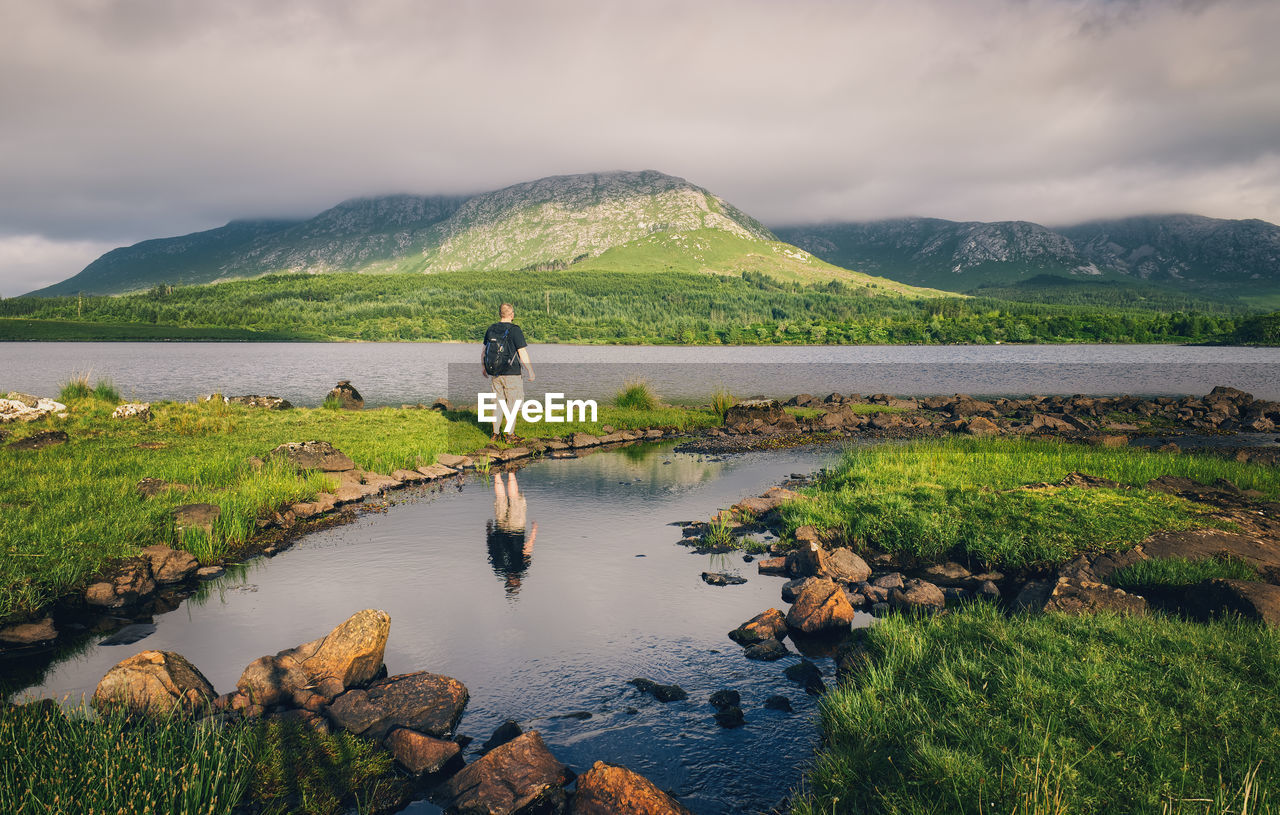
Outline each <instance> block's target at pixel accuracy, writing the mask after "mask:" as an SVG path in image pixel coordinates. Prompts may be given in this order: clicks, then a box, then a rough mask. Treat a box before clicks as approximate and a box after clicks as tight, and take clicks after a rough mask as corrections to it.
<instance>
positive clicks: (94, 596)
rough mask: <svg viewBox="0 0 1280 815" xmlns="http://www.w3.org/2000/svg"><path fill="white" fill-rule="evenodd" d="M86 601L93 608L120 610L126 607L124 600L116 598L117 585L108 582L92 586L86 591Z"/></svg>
mask: <svg viewBox="0 0 1280 815" xmlns="http://www.w3.org/2000/svg"><path fill="white" fill-rule="evenodd" d="M84 600H85V602H86V603H88V604H89V605H91V606H99V607H102V608H119V607H120V606H123V605H124V600H121V599H120V598H119V597H117V596H116V587H115V584H114V583H108V582H106V581H100V582H98V583H93V584H90V586H89V588H87V589H85V591H84Z"/></svg>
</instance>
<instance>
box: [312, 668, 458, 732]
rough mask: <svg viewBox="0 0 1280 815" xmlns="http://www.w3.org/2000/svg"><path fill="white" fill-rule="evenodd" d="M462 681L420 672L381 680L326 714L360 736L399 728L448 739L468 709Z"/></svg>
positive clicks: (344, 696)
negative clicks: (464, 711) (464, 710)
mask: <svg viewBox="0 0 1280 815" xmlns="http://www.w3.org/2000/svg"><path fill="white" fill-rule="evenodd" d="M468 698H469V695H468V693H467V688H466V686H465V685H463V684H462V683H461V682H459V681H458V680H456V679H453V678H451V677H448V676H441V675H439V674H433V673H427V672H426V671H420V672H418V673H412V674H401V675H398V676H392V677H388V678H386V679H380V680H378V681H377V682H374V683H373V684H372V685H370V686H369V687H368V688H367V689H357V690H349V691H347V692H346V693H344V694H342V695H341V696H339V697H338V698H337V699H335V700H334V701H333V704H331V705H329V707H328V709H327V710H326V711H325V712H326V714H327V715H328V716H329V719H330V720H331V721H332V722H333V723H334V724H335V725H337V726H338V727H341V728H343V729H344V730H348V731H350V732H352V733H354V734H356V735H357V736H366V737H369V738H382V737H383V736H384V735H386V734H387V733H389V732H391V731H392V730H393V729H394V728H397V727H407V728H409V729H410V730H416V731H418V732H419V733H425V734H427V735H428V736H434V737H436V738H444V737H445V736H448V735H450V734H452V732H453V728H454V726H455V725H457V723H458V719H459V718H460V717H461V716H462V710H463V708H465V707H466V706H467V700H468Z"/></svg>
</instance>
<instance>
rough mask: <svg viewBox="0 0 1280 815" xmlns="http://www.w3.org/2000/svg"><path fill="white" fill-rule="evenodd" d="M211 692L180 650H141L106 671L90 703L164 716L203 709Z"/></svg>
mask: <svg viewBox="0 0 1280 815" xmlns="http://www.w3.org/2000/svg"><path fill="white" fill-rule="evenodd" d="M214 696H215V694H214V692H213V686H212V685H210V684H209V680H207V679H205V678H204V674H202V673H200V671H199V670H197V668H196V666H194V665H192V664H191V663H190V662H188V661H187V660H186V659H185V658H184V657H183V656H182V655H181V654H175V653H173V652H171V651H143V652H142V653H140V654H135V655H134V656H131V657H129V658H128V659H126V660H123V661H122V662H120V663H118V664H117V665H116V666H115V667H113V668H112V669H111V670H109V671H107V673H106V676H104V677H102V681H100V682H99V683H98V687H97V689H96V690H94V692H93V706H94V707H96V708H97V709H98V710H100V711H102V710H106V709H107V708H111V707H118V708H121V709H123V710H125V711H127V712H129V713H133V714H140V715H156V716H164V715H167V714H169V713H171V712H173V711H175V710H177V711H181V712H184V713H199V712H202V711H203V710H205V709H206V708H207V707H208V706H209V705H210V704H212V702H213V699H214Z"/></svg>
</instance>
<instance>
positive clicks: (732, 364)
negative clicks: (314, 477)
mask: <svg viewBox="0 0 1280 815" xmlns="http://www.w3.org/2000/svg"><path fill="white" fill-rule="evenodd" d="M530 352H531V353H532V357H533V362H534V364H535V369H536V371H537V374H538V378H537V381H536V383H535V385H534V386H533V387H532V388H531V389H530V396H540V395H541V392H542V389H543V388H544V387H545V388H547V389H550V390H554V391H557V392H561V393H568V394H570V395H572V396H574V397H577V398H594V399H607V398H609V397H612V396H613V395H614V394H615V393H616V392H617V390H618V388H619V387H620V386H621V385H622V384H623V383H624V382H626V381H628V380H640V379H643V380H647V381H648V382H649V383H650V384H651V385H652V387H653V389H654V390H655V391H656V392H657V393H658V395H659V396H661V397H662V398H664V399H666V400H668V401H672V402H706V401H707V399H708V397H709V396H710V394H711V392H712V391H713V390H715V389H716V388H718V387H723V388H726V389H728V390H729V391H731V392H733V393H734V394H735V395H736V396H738V397H754V396H769V397H775V398H777V397H784V398H785V397H789V396H794V395H795V394H798V393H813V394H818V395H825V394H827V393H830V392H832V391H837V392H839V393H862V394H872V393H892V394H899V395H934V394H954V393H969V394H973V395H977V396H982V395H1000V396H1013V395H1027V394H1039V395H1055V394H1066V395H1070V394H1075V393H1088V394H1094V395H1115V394H1124V393H1127V394H1134V395H1146V396H1150V395H1182V394H1196V395H1203V394H1205V393H1208V392H1209V390H1210V389H1211V388H1213V386H1215V385H1230V386H1232V387H1236V388H1240V389H1241V390H1244V391H1248V392H1250V393H1252V394H1254V395H1255V396H1257V397H1258V398H1259V399H1280V364H1278V363H1280V348H1238V347H1198V346H1179V345H999V346H996V345H970V346H770V347H764V346H747V347H723V346H706V347H678V346H635V347H629V346H583V345H538V344H534V345H532V346H531V347H530ZM479 357H480V348H479V345H478V344H474V345H466V344H461V343H180V342H137V343H127V342H122V343H110V342H0V392H7V391H9V390H19V391H25V392H28V393H36V394H40V395H44V396H53V395H56V394H57V392H58V389H59V387H60V386H61V384H62V383H63V382H66V381H67V380H68V379H69V378H71V376H72V375H73V374H76V373H88V374H89V375H90V376H91V377H92V378H93V379H95V380H96V379H98V378H107V379H111V380H113V381H114V382H115V383H116V385H117V386H118V387H119V390H120V392H121V394H122V395H123V396H124V397H125V398H126V399H136V400H142V401H152V400H160V399H172V400H178V401H189V400H192V399H194V398H195V397H196V396H197V395H199V394H204V393H213V392H221V393H223V394H226V395H241V394H249V393H257V394H264V395H265V394H270V395H274V396H282V397H284V398H285V399H288V400H290V401H292V402H293V403H295V404H297V405H302V406H314V405H317V404H319V403H320V402H321V401H322V400H323V399H324V396H325V394H326V393H328V391H329V389H330V388H331V387H333V384H334V383H335V382H336V381H338V380H340V379H348V380H350V381H351V382H352V383H353V384H355V386H356V387H357V388H358V389H359V390H360V392H361V393H362V394H363V396H364V398H365V400H366V403H367V404H368V405H369V406H370V407H373V406H380V405H399V404H402V403H417V402H426V403H428V404H429V403H430V402H431V401H432V400H434V399H436V398H438V397H441V396H448V397H449V398H450V399H454V400H462V403H463V404H470V403H471V402H473V401H474V399H475V393H476V392H477V390H478V389H480V388H481V386H482V385H483V382H484V380H483V379H481V377H480V375H479V370H480V366H479V364H478V363H479Z"/></svg>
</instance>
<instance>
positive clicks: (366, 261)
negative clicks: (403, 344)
mask: <svg viewBox="0 0 1280 815" xmlns="http://www.w3.org/2000/svg"><path fill="white" fill-rule="evenodd" d="M700 229H714V230H720V231H723V232H725V233H726V234H729V235H734V236H737V237H740V238H742V239H746V240H758V241H771V240H774V236H773V234H772V233H771V232H769V230H768V229H766V228H765V227H764V226H762V225H761V224H760V223H759V222H757V221H756V220H754V219H753V218H751V217H750V216H748V215H746V214H744V213H743V212H741V211H740V210H738V209H737V208H735V207H733V206H732V205H731V204H729V203H728V202H726V201H724V200H723V199H721V198H719V197H717V196H715V195H713V194H712V193H710V192H708V191H707V190H705V189H703V188H701V187H697V186H695V185H693V184H690V183H689V182H687V181H685V180H684V179H681V178H676V177H674V176H669V175H664V174H662V173H659V172H655V171H652V170H648V171H643V172H616V173H591V174H585V175H572V176H555V177H551V178H543V179H540V180H538V181H531V182H528V183H524V184H516V185H514V186H511V187H507V188H505V189H501V190H496V191H494V192H488V193H483V194H481V195H475V196H471V197H446V196H414V195H393V196H383V197H378V198H364V199H355V200H352V201H346V202H344V203H342V204H339V205H338V206H336V207H333V208H332V209H329V210H326V211H325V212H322V213H320V214H319V215H317V216H315V217H314V218H310V219H307V220H304V221H233V222H232V223H230V224H227V225H226V226H223V227H220V228H218V229H212V230H208V231H205V232H197V233H194V234H191V235H184V236H182V237H177V238H164V239H159V240H150V241H144V242H142V243H139V244H136V245H134V246H130V247H125V248H121V249H115V250H112V251H111V252H108V253H107V254H106V255H103V256H102V257H101V258H99V259H98V260H96V261H94V262H93V263H91V264H89V266H87V267H86V268H85V269H84V270H83V271H82V272H80V273H79V274H78V275H76V276H75V277H72V278H70V279H68V280H65V281H62V282H61V283H57V284H55V285H53V286H49V287H48V288H45V289H41V290H40V291H37V292H32V294H35V295H38V296H56V295H66V294H76V293H84V294H119V293H123V292H128V291H142V290H146V289H148V288H151V287H152V286H155V285H158V284H193V283H212V282H216V281H223V280H230V279H236V278H248V277H259V276H262V275H264V274H269V273H277V272H308V273H318V272H440V271H456V270H461V269H471V270H477V271H488V270H497V269H506V270H510V269H556V268H564V267H566V266H568V265H570V264H572V263H574V262H576V261H581V260H583V259H586V258H591V257H596V256H598V255H600V254H602V253H604V252H606V251H608V250H609V249H612V248H613V247H616V246H621V245H623V244H626V243H629V242H631V241H634V240H637V239H639V238H642V237H645V236H648V235H652V234H659V233H674V232H689V231H693V230H700Z"/></svg>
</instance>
